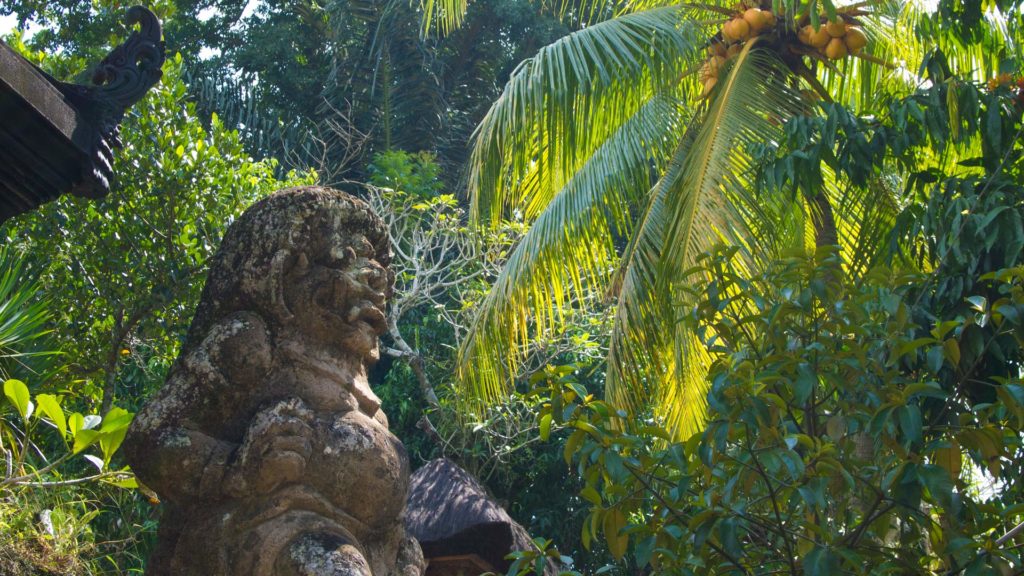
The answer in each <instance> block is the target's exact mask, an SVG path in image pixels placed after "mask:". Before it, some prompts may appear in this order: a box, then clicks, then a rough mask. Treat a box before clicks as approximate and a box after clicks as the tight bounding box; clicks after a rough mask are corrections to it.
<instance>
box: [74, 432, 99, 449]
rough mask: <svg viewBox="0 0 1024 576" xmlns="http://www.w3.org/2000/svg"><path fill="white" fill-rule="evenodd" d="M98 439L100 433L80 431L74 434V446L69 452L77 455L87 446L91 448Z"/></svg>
mask: <svg viewBox="0 0 1024 576" xmlns="http://www.w3.org/2000/svg"><path fill="white" fill-rule="evenodd" d="M99 439H100V433H99V432H98V431H96V430H86V429H84V428H83V429H81V430H79V431H78V433H77V434H75V444H74V446H73V447H72V448H71V452H72V453H74V454H78V453H79V452H81V451H82V450H85V449H86V448H88V447H89V446H92V445H93V444H95V443H96V442H97V441H98V440H99Z"/></svg>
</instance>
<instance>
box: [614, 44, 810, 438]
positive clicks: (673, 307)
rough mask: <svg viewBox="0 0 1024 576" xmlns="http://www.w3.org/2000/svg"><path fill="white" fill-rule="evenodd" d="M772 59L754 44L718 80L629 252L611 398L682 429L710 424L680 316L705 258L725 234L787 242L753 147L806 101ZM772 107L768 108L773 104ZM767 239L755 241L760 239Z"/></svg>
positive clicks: (771, 247) (749, 256)
mask: <svg viewBox="0 0 1024 576" xmlns="http://www.w3.org/2000/svg"><path fill="white" fill-rule="evenodd" d="M786 78H787V73H786V72H785V70H784V69H783V68H782V67H781V66H780V65H779V63H778V62H777V60H775V59H774V57H772V56H769V55H767V54H765V53H761V52H756V51H755V52H751V50H750V46H748V47H747V49H745V50H744V51H743V52H742V53H741V54H740V55H739V56H737V58H736V59H735V62H734V63H733V65H732V67H731V68H730V69H729V71H728V72H727V73H725V74H724V75H723V77H722V78H721V79H720V80H719V82H720V87H719V88H718V89H716V92H715V93H714V94H713V95H712V98H711V101H710V105H709V106H708V107H707V109H706V111H705V113H704V114H703V116H702V117H701V118H700V119H699V124H697V125H696V126H692V127H691V128H690V130H689V135H688V137H687V139H686V140H684V142H683V144H682V145H681V146H680V147H679V149H678V150H677V151H676V154H675V158H674V159H673V162H672V163H671V165H670V167H669V169H668V171H667V172H666V173H665V175H664V177H663V178H662V179H661V181H660V182H659V183H658V185H657V186H655V188H654V189H653V191H652V196H651V200H650V202H649V205H648V208H647V212H646V214H645V215H644V218H643V220H642V224H641V225H640V226H639V228H638V229H637V230H636V234H635V236H634V240H633V242H632V244H631V245H630V248H629V250H628V251H627V253H626V255H625V257H624V259H623V268H622V272H621V275H622V279H623V280H622V283H621V287H620V290H619V293H618V309H617V316H616V321H615V327H614V332H613V336H612V350H611V353H610V355H609V371H608V374H609V378H608V394H609V397H610V398H611V399H612V400H613V401H616V403H618V404H619V405H621V406H624V407H628V408H630V409H632V410H634V411H639V410H641V409H643V408H644V407H645V406H647V405H648V403H649V402H650V401H652V400H653V401H654V410H655V414H656V415H658V416H661V417H663V418H665V419H666V421H667V422H668V423H669V426H670V428H672V429H673V430H676V431H677V432H678V433H679V434H681V435H686V434H688V433H690V432H693V431H695V430H696V429H697V428H698V427H699V426H700V424H701V423H702V414H703V398H704V393H705V390H706V387H705V384H704V378H703V376H704V374H706V367H707V363H708V361H709V357H708V355H707V353H706V351H705V350H704V348H703V346H701V345H700V343H699V342H698V341H697V340H696V339H695V336H694V335H693V334H692V333H691V332H690V331H689V330H688V329H687V328H686V326H685V325H684V324H683V323H682V322H680V321H679V315H680V312H681V311H685V307H686V304H687V293H686V291H685V290H684V287H685V286H686V285H688V284H689V282H690V281H692V278H690V277H689V273H688V270H689V269H690V268H691V267H692V266H693V265H694V264H696V259H697V257H698V256H699V255H700V254H701V253H702V252H704V251H706V250H707V249H709V248H711V247H712V246H713V245H714V244H716V243H718V242H721V241H725V242H728V243H732V244H736V245H740V246H744V247H745V250H744V254H745V256H744V258H745V259H746V260H747V261H748V262H749V263H750V264H753V263H754V262H756V261H758V260H761V258H762V253H763V252H765V251H767V252H774V251H775V250H776V249H777V247H778V246H780V245H783V244H787V243H788V242H787V241H786V240H784V239H782V238H778V237H777V236H778V232H781V231H783V230H785V228H784V227H778V225H779V224H780V223H781V222H782V221H783V220H784V218H782V215H783V214H784V213H785V211H786V209H785V207H784V206H781V205H778V204H777V203H776V202H775V201H774V200H771V199H769V198H758V197H756V196H755V195H754V192H753V186H751V184H750V182H751V180H752V178H753V174H752V172H753V166H752V165H751V158H750V153H749V146H751V145H753V144H756V143H758V142H764V141H771V140H773V139H778V138H779V137H780V135H781V128H780V122H781V121H784V120H785V119H786V118H787V117H788V116H790V115H792V114H794V113H796V112H798V111H800V110H801V109H802V107H803V104H802V102H801V100H800V99H799V98H798V96H797V95H796V94H795V93H794V92H793V91H791V90H789V89H788V88H787V87H786V84H785V79H786ZM769 111H770V112H769ZM758 237H760V238H762V239H763V240H764V241H765V242H764V243H761V242H750V239H752V238H758Z"/></svg>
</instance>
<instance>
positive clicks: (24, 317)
mask: <svg viewBox="0 0 1024 576" xmlns="http://www.w3.org/2000/svg"><path fill="white" fill-rule="evenodd" d="M38 293H39V286H38V284H37V283H36V282H33V281H26V279H25V277H24V275H23V268H22V264H21V261H20V260H19V259H18V258H17V257H16V256H15V255H14V254H13V253H12V252H11V251H10V250H9V249H8V248H7V247H6V246H0V381H2V380H4V379H6V378H8V377H9V376H10V372H11V368H12V366H13V365H14V364H22V363H23V362H24V359H25V358H27V357H29V356H32V355H37V354H44V353H43V352H38V351H35V350H33V345H34V344H35V341H36V340H38V339H39V338H41V337H42V336H44V335H45V334H46V333H47V332H48V330H47V329H46V322H47V321H48V320H49V318H50V314H49V312H48V311H47V309H46V303H45V302H44V301H42V300H40V299H39V298H38ZM45 354H49V352H46V353H45Z"/></svg>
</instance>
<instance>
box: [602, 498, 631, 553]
mask: <svg viewBox="0 0 1024 576" xmlns="http://www.w3.org/2000/svg"><path fill="white" fill-rule="evenodd" d="M625 527H626V515H625V514H623V513H622V511H621V510H619V509H618V508H613V509H611V510H608V511H607V512H605V515H604V526H603V528H604V537H605V540H606V541H607V543H608V551H609V552H611V553H612V556H613V557H614V558H615V559H616V560H621V559H622V557H623V556H625V555H626V548H627V547H628V546H629V534H623V533H622V529H623V528H625Z"/></svg>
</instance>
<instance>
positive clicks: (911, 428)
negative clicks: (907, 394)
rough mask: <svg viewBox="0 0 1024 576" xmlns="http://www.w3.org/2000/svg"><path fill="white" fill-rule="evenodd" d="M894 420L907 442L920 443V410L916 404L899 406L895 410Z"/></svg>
mask: <svg viewBox="0 0 1024 576" xmlns="http://www.w3.org/2000/svg"><path fill="white" fill-rule="evenodd" d="M896 419H897V420H898V421H899V423H900V429H901V430H903V435H904V436H905V437H906V439H907V440H909V441H910V442H919V441H921V428H922V423H921V410H920V409H919V408H918V407H917V405H916V404H907V405H906V406H901V407H900V408H899V409H897V410H896Z"/></svg>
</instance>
